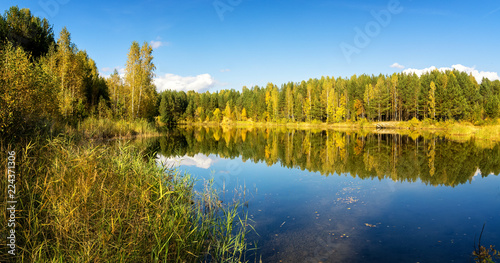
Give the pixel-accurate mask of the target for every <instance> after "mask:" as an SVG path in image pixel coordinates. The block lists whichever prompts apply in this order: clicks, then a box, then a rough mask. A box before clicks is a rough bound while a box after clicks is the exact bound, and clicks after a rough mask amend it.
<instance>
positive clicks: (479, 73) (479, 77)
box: [403, 64, 500, 83]
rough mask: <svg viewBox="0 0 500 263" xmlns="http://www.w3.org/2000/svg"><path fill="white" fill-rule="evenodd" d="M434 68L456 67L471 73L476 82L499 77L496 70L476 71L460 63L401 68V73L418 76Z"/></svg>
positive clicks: (442, 69)
mask: <svg viewBox="0 0 500 263" xmlns="http://www.w3.org/2000/svg"><path fill="white" fill-rule="evenodd" d="M436 69H437V70H440V71H443V72H444V71H446V70H453V69H456V70H458V71H462V72H465V73H467V74H472V76H474V78H476V81H477V82H478V83H481V81H482V79H483V78H487V79H489V80H500V77H499V76H498V73H497V72H490V71H478V70H477V69H475V68H474V67H472V68H470V67H466V66H464V65H461V64H456V65H452V66H451V68H448V67H442V68H439V69H438V68H436V67H434V66H432V67H429V68H424V69H413V68H409V69H405V70H403V73H406V74H410V73H415V74H417V75H418V76H421V75H422V74H425V73H427V72H431V71H433V70H436Z"/></svg>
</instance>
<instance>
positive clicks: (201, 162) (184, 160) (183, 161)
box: [156, 153, 219, 169]
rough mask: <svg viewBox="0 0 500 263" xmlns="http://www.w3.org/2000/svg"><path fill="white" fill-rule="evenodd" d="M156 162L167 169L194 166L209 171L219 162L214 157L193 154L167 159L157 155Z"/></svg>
mask: <svg viewBox="0 0 500 263" xmlns="http://www.w3.org/2000/svg"><path fill="white" fill-rule="evenodd" d="M156 161H157V162H158V163H162V164H164V165H166V166H167V167H178V166H181V165H183V166H196V167H198V168H203V169H209V168H210V167H211V166H212V165H213V164H214V163H216V162H217V161H219V158H217V157H214V156H207V155H204V154H201V153H198V154H195V155H194V156H188V155H185V156H176V157H170V158H167V157H165V156H163V155H161V154H157V156H156Z"/></svg>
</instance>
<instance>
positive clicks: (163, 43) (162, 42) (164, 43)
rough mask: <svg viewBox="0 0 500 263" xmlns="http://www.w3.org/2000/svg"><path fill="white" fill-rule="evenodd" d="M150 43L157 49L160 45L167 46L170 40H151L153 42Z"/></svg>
mask: <svg viewBox="0 0 500 263" xmlns="http://www.w3.org/2000/svg"><path fill="white" fill-rule="evenodd" d="M149 44H150V45H151V47H152V48H153V49H157V48H159V47H162V46H166V45H168V44H169V43H168V42H164V41H160V40H151V42H149Z"/></svg>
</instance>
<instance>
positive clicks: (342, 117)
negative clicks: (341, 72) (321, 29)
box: [160, 70, 500, 123]
mask: <svg viewBox="0 0 500 263" xmlns="http://www.w3.org/2000/svg"><path fill="white" fill-rule="evenodd" d="M160 97H161V104H160V115H161V118H162V120H163V121H164V122H177V121H180V120H185V121H190V122H192V121H195V122H200V121H216V122H220V121H246V120H253V121H261V122H266V121H268V122H326V123H337V122H344V121H347V120H351V121H356V120H359V119H361V118H366V119H367V120H369V121H407V120H410V119H412V118H417V119H420V120H422V119H424V118H429V119H433V120H451V119H454V120H466V121H471V122H476V121H480V120H484V119H494V118H497V117H499V116H500V81H498V80H495V81H490V80H489V79H486V78H484V79H482V81H481V83H480V84H478V82H477V80H476V79H475V78H474V77H473V76H472V75H469V74H467V73H465V72H460V71H457V70H448V71H445V72H442V71H438V70H435V71H432V72H428V73H425V74H423V75H421V76H417V75H416V74H414V73H413V74H406V73H394V74H392V75H382V74H380V75H378V76H374V75H371V76H369V75H360V76H356V75H354V76H352V77H350V78H341V77H338V78H335V77H329V76H327V77H321V78H320V79H309V80H307V81H302V82H300V83H294V82H288V83H286V84H282V85H281V86H279V87H278V86H277V85H275V84H273V83H268V84H267V85H266V86H265V87H259V86H254V87H252V88H247V87H243V88H242V91H241V92H240V91H236V90H234V89H231V90H221V91H217V92H208V91H207V92H205V93H197V92H193V91H189V92H187V93H186V92H184V91H171V90H168V91H164V92H162V93H161V94H160Z"/></svg>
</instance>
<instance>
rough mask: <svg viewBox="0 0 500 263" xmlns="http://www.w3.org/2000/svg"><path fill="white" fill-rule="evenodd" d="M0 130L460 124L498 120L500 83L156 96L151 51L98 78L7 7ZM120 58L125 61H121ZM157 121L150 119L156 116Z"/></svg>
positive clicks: (67, 45) (401, 82) (83, 58)
mask: <svg viewBox="0 0 500 263" xmlns="http://www.w3.org/2000/svg"><path fill="white" fill-rule="evenodd" d="M0 43H1V46H0V68H1V71H0V89H1V92H0V104H1V105H2V107H1V108H0V133H3V134H15V133H16V132H17V133H18V132H19V131H24V130H29V129H30V128H33V127H32V126H36V125H43V124H45V125H47V123H50V122H53V121H57V122H63V123H70V124H76V123H78V122H79V121H81V120H83V119H85V118H88V117H96V118H100V119H114V120H117V119H126V120H137V119H145V120H148V121H150V122H152V121H153V120H155V119H156V120H157V122H158V121H161V123H166V124H176V123H178V122H179V121H187V122H205V121H210V122H228V121H229V122H230V121H259V122H279V123H286V122H311V123H338V122H345V121H356V120H359V119H362V118H365V119H367V120H368V121H407V120H411V119H413V118H416V119H420V120H422V119H426V118H427V119H432V120H451V119H453V120H465V121H470V122H472V123H477V122H480V121H482V120H488V119H495V118H497V117H499V116H500V81H498V80H495V81H490V80H489V79H486V78H485V79H482V80H480V83H478V80H476V79H475V78H474V77H473V76H472V75H468V74H467V73H465V72H460V71H457V70H453V71H446V72H441V71H437V70H436V71H432V72H428V73H425V74H423V75H421V76H417V75H416V74H405V73H394V74H392V75H382V74H380V75H378V76H375V75H371V76H369V75H360V76H356V75H353V76H351V77H350V78H342V77H337V78H335V77H333V76H332V77H329V76H326V77H321V78H320V79H316V78H315V79H309V80H307V81H301V82H297V83H294V82H288V83H285V84H282V85H281V86H279V87H278V86H277V85H275V84H273V83H268V84H267V85H266V86H265V87H259V86H254V87H251V88H247V87H246V86H244V87H242V90H241V91H237V90H234V89H231V90H220V91H216V92H208V91H207V92H205V93H197V92H194V91H188V92H187V93H186V92H184V91H174V90H166V91H163V92H161V93H159V94H158V92H157V90H156V87H155V85H154V84H153V78H154V77H155V74H154V70H155V65H154V63H153V54H152V53H153V49H152V47H151V45H150V44H148V43H147V42H144V43H143V45H142V46H141V45H140V44H139V43H138V42H136V41H134V42H133V43H132V44H131V46H130V48H129V53H128V54H127V63H126V65H125V74H124V75H123V76H121V75H120V74H119V73H118V72H117V70H116V69H115V71H114V72H113V73H112V74H111V75H110V76H109V77H103V76H102V75H101V74H100V73H99V71H98V68H97V65H96V63H95V61H94V60H93V59H92V58H90V57H89V55H88V54H87V52H86V51H85V50H81V49H78V47H77V46H76V44H75V43H73V42H72V41H71V34H70V32H69V31H68V30H67V29H66V28H65V27H64V28H63V29H62V30H61V32H60V33H59V37H58V38H57V40H56V38H55V34H54V32H53V27H52V26H51V25H50V24H49V22H48V21H47V20H46V19H45V18H43V19H42V18H39V17H35V16H33V15H32V14H31V12H30V11H29V10H28V9H19V8H18V7H11V8H10V9H9V10H8V11H6V12H5V14H4V15H3V16H2V17H1V19H0ZM124 55H125V54H124ZM156 117H158V118H156Z"/></svg>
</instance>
